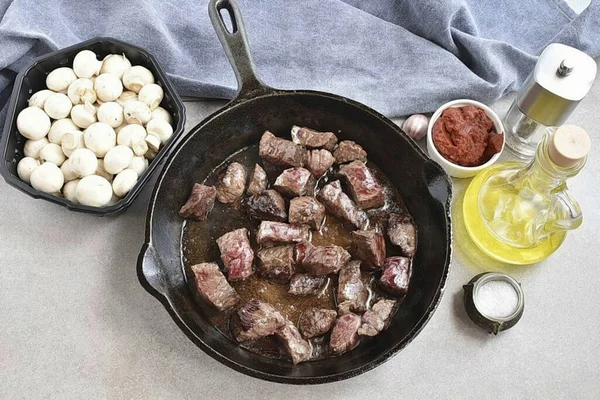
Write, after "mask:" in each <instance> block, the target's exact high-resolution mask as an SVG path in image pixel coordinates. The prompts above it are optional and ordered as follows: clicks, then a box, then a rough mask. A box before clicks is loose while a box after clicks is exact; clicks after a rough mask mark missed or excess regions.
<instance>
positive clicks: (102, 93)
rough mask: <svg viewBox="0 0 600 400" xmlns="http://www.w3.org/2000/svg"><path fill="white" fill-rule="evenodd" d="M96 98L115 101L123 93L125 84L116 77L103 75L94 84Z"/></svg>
mask: <svg viewBox="0 0 600 400" xmlns="http://www.w3.org/2000/svg"><path fill="white" fill-rule="evenodd" d="M94 90H95V91H96V96H98V99H100V100H102V101H115V100H116V99H118V98H119V96H120V95H121V93H123V84H122V83H121V81H120V80H119V78H118V77H117V76H116V75H113V74H101V75H98V77H97V78H96V81H95V82H94Z"/></svg>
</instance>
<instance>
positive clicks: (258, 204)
mask: <svg viewBox="0 0 600 400" xmlns="http://www.w3.org/2000/svg"><path fill="white" fill-rule="evenodd" d="M243 204H244V210H245V211H246V214H248V217H250V218H252V219H255V220H257V221H277V222H284V221H285V220H286V219H287V213H286V212H285V200H284V199H283V197H281V195H280V194H279V193H278V192H277V191H275V190H273V189H269V190H264V191H262V192H260V193H257V194H255V195H252V196H250V197H248V198H247V199H245V200H244V202H243Z"/></svg>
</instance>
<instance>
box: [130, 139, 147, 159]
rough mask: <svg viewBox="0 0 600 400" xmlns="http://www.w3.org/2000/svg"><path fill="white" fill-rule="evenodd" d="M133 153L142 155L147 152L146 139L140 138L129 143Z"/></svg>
mask: <svg viewBox="0 0 600 400" xmlns="http://www.w3.org/2000/svg"><path fill="white" fill-rule="evenodd" d="M131 149H132V150H133V154H135V155H136V156H143V155H144V154H146V153H147V152H148V142H146V140H140V141H137V142H135V143H133V144H132V145H131Z"/></svg>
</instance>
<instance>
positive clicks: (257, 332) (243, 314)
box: [234, 299, 286, 342]
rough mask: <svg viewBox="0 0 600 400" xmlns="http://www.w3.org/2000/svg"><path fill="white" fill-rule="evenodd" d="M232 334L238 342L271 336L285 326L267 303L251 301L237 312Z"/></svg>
mask: <svg viewBox="0 0 600 400" xmlns="http://www.w3.org/2000/svg"><path fill="white" fill-rule="evenodd" d="M237 318H238V320H237V321H235V323H234V334H235V338H236V339H237V340H238V342H244V341H246V340H254V339H260V338H262V337H265V336H269V335H273V334H274V333H275V332H277V330H278V329H280V328H283V327H284V326H285V323H286V320H285V318H284V317H283V315H281V313H280V312H279V311H277V309H275V307H273V306H272V305H270V304H269V303H265V302H263V301H260V300H255V299H252V300H250V301H249V302H248V303H246V304H244V305H243V306H242V307H240V309H239V310H238V311H237Z"/></svg>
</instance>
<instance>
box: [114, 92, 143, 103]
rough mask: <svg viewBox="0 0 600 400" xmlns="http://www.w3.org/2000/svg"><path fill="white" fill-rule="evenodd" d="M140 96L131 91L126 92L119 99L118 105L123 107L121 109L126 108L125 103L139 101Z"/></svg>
mask: <svg viewBox="0 0 600 400" xmlns="http://www.w3.org/2000/svg"><path fill="white" fill-rule="evenodd" d="M137 99H138V95H137V93H136V92H132V91H131V90H125V91H124V92H123V93H121V95H120V96H119V98H118V99H117V103H119V104H120V105H121V107H125V103H127V102H128V101H132V100H137Z"/></svg>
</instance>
